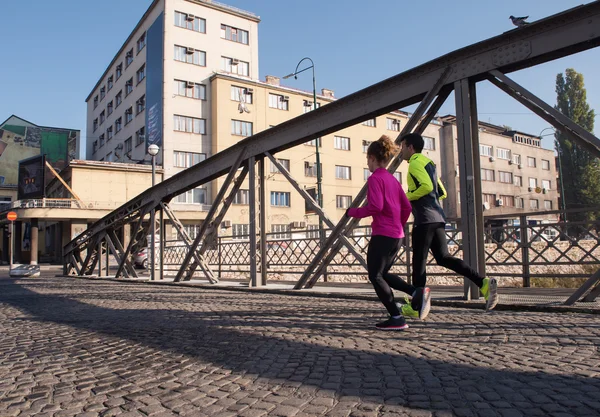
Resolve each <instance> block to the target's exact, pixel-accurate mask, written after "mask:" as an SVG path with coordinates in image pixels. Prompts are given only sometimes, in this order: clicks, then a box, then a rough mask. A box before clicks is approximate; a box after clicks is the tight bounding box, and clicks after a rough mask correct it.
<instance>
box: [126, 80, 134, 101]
mask: <svg viewBox="0 0 600 417" xmlns="http://www.w3.org/2000/svg"><path fill="white" fill-rule="evenodd" d="M132 92H133V77H131V78H130V79H128V80H127V81H126V82H125V97H127V96H128V95H129V94H131V93H132Z"/></svg>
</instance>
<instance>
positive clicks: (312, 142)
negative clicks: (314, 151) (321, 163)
mask: <svg viewBox="0 0 600 417" xmlns="http://www.w3.org/2000/svg"><path fill="white" fill-rule="evenodd" d="M317 141H319V148H320V147H321V146H323V145H322V144H321V138H317V139H313V140H309V141H308V142H306V143H305V145H306V146H317Z"/></svg>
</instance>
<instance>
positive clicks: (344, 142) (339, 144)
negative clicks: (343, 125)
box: [333, 136, 350, 151]
mask: <svg viewBox="0 0 600 417" xmlns="http://www.w3.org/2000/svg"><path fill="white" fill-rule="evenodd" d="M333 147H334V148H335V149H341V150H343V151H349V150H350V138H346V137H344V136H334V137H333Z"/></svg>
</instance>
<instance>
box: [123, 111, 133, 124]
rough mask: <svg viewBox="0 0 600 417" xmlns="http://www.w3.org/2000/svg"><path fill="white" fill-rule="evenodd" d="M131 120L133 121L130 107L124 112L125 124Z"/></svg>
mask: <svg viewBox="0 0 600 417" xmlns="http://www.w3.org/2000/svg"><path fill="white" fill-rule="evenodd" d="M132 120H133V107H130V108H128V109H127V110H125V124H126V125H128V124H129V122H131V121H132Z"/></svg>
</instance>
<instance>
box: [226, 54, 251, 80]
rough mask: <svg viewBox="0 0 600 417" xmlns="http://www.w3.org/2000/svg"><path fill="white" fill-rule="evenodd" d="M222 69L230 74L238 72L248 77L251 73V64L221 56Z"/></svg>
mask: <svg viewBox="0 0 600 417" xmlns="http://www.w3.org/2000/svg"><path fill="white" fill-rule="evenodd" d="M221 69H222V70H223V71H225V72H227V73H229V74H237V75H243V76H246V77H248V76H249V75H250V64H249V63H248V62H245V61H240V60H239V59H235V58H228V57H226V56H222V57H221Z"/></svg>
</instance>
